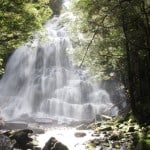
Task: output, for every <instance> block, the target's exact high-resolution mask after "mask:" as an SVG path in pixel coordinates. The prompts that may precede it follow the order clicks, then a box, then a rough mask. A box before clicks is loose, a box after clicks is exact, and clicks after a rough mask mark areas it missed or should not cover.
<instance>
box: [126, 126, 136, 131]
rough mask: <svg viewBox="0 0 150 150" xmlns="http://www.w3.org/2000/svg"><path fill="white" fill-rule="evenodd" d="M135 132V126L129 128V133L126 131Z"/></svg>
mask: <svg viewBox="0 0 150 150" xmlns="http://www.w3.org/2000/svg"><path fill="white" fill-rule="evenodd" d="M134 131H135V128H134V126H129V127H128V128H127V131H126V132H134Z"/></svg>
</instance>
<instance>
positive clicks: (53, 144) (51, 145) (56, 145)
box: [42, 137, 69, 150]
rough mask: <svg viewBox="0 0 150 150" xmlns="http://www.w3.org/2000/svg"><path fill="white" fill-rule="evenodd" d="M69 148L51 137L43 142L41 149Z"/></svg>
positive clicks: (65, 149) (64, 149)
mask: <svg viewBox="0 0 150 150" xmlns="http://www.w3.org/2000/svg"><path fill="white" fill-rule="evenodd" d="M50 149H51V150H69V149H68V148H67V146H66V145H64V144H63V143H61V142H59V141H57V140H56V138H55V137H51V138H50V139H49V140H48V141H47V142H46V144H45V146H44V148H43V149H42V150H50Z"/></svg>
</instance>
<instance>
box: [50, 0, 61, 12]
mask: <svg viewBox="0 0 150 150" xmlns="http://www.w3.org/2000/svg"><path fill="white" fill-rule="evenodd" d="M50 7H51V9H52V10H53V15H60V11H61V8H62V0H50Z"/></svg>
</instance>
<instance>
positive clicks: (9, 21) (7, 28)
mask: <svg viewBox="0 0 150 150" xmlns="http://www.w3.org/2000/svg"><path fill="white" fill-rule="evenodd" d="M49 3H50V2H49V0H38V1H37V0H13V1H12V0H0V8H1V9H0V27H1V28H0V33H1V34H0V57H1V59H0V67H2V64H1V63H2V61H3V59H2V58H3V57H6V55H8V54H11V53H12V52H13V51H14V49H15V48H17V47H18V46H19V45H20V44H21V43H22V42H25V41H26V40H27V39H28V38H29V36H30V35H31V33H32V32H33V31H34V30H37V29H39V28H41V27H42V25H43V23H45V22H46V21H47V20H48V18H49V17H50V16H51V15H52V10H51V8H50V5H49ZM1 71H2V70H1Z"/></svg>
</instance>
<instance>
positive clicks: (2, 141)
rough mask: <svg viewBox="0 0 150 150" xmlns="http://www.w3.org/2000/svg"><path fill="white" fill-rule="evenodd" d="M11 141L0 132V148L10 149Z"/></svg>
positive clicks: (3, 149)
mask: <svg viewBox="0 0 150 150" xmlns="http://www.w3.org/2000/svg"><path fill="white" fill-rule="evenodd" d="M12 148H13V142H12V141H11V140H10V138H9V137H7V136H6V135H3V134H0V150H12Z"/></svg>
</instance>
